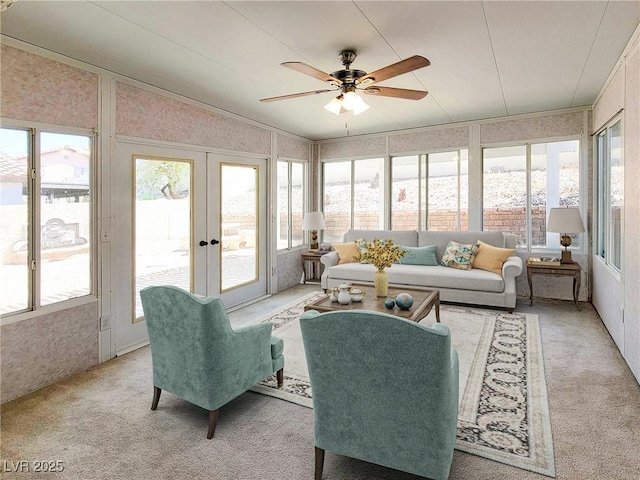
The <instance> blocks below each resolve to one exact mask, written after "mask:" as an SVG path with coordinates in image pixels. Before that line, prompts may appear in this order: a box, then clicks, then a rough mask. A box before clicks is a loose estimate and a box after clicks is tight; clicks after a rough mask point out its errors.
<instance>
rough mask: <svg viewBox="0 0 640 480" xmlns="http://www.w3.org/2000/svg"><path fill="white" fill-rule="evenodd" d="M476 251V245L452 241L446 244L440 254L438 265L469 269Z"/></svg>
mask: <svg viewBox="0 0 640 480" xmlns="http://www.w3.org/2000/svg"><path fill="white" fill-rule="evenodd" d="M477 252H478V245H477V244H476V245H473V244H469V245H465V244H462V243H458V242H454V241H453V240H452V241H450V242H449V244H448V245H447V249H446V250H445V252H444V255H443V256H442V261H441V262H440V265H442V266H445V267H452V268H459V269H460V270H471V267H472V266H473V259H474V257H475V256H476V253H477Z"/></svg>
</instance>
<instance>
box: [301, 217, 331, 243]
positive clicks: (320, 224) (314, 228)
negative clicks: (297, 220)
mask: <svg viewBox="0 0 640 480" xmlns="http://www.w3.org/2000/svg"><path fill="white" fill-rule="evenodd" d="M325 228H327V227H326V225H325V223H324V216H323V215H322V212H307V213H305V215H304V218H303V219H302V229H303V230H311V245H310V248H311V250H317V249H318V230H324V229H325Z"/></svg>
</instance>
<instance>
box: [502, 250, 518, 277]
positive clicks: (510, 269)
mask: <svg viewBox="0 0 640 480" xmlns="http://www.w3.org/2000/svg"><path fill="white" fill-rule="evenodd" d="M521 273H522V259H521V258H520V257H517V256H515V255H514V256H512V257H509V258H507V261H506V262H504V264H503V265H502V278H504V279H505V280H507V279H510V278H513V279H515V278H516V277H517V276H518V275H520V274H521Z"/></svg>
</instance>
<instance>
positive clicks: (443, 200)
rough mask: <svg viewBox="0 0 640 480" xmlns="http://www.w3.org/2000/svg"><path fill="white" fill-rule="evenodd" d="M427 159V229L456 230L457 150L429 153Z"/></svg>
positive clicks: (457, 191)
mask: <svg viewBox="0 0 640 480" xmlns="http://www.w3.org/2000/svg"><path fill="white" fill-rule="evenodd" d="M428 160H429V179H428V197H427V200H428V211H429V216H428V225H427V229H428V230H443V231H447V230H458V225H459V224H460V223H461V218H460V207H461V205H460V202H461V195H460V191H461V185H460V184H459V176H458V152H444V153H432V154H429V156H428ZM465 196H468V195H465Z"/></svg>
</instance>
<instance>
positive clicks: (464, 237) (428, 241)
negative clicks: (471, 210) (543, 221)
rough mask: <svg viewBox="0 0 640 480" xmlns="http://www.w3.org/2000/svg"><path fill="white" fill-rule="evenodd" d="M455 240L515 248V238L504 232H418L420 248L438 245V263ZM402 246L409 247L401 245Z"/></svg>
mask: <svg viewBox="0 0 640 480" xmlns="http://www.w3.org/2000/svg"><path fill="white" fill-rule="evenodd" d="M451 240H453V241H454V242H458V243H466V244H469V243H473V244H476V243H478V240H482V241H483V242H485V243H488V244H489V245H493V246H494V247H501V248H514V247H515V236H514V235H508V234H507V235H505V234H504V233H502V232H458V231H436V230H420V231H419V232H418V246H419V247H422V246H424V245H436V246H437V247H438V249H437V251H436V257H437V258H438V261H440V260H442V255H444V251H445V250H446V249H447V245H448V244H449V241H451ZM400 245H407V244H406V243H401V244H400Z"/></svg>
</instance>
